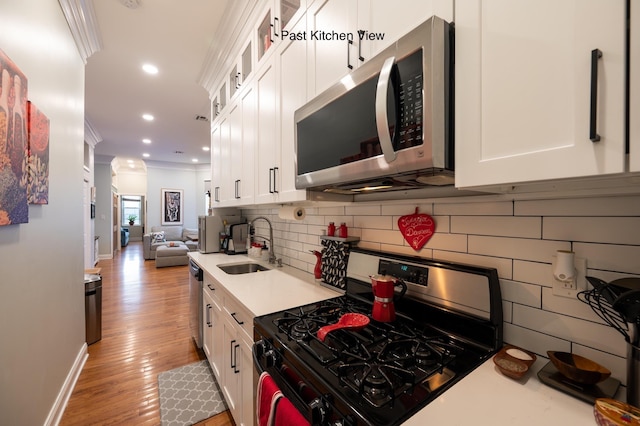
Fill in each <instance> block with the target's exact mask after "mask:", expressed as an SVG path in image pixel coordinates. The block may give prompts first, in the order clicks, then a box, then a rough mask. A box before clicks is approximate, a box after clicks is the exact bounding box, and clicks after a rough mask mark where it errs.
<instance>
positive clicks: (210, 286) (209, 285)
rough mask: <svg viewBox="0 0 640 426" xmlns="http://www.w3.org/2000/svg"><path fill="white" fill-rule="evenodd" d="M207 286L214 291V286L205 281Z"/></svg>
mask: <svg viewBox="0 0 640 426" xmlns="http://www.w3.org/2000/svg"><path fill="white" fill-rule="evenodd" d="M207 287H209V290H211V291H216V288H215V287H213V286H212V285H211V284H209V283H207Z"/></svg>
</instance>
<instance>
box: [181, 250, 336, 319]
mask: <svg viewBox="0 0 640 426" xmlns="http://www.w3.org/2000/svg"><path fill="white" fill-rule="evenodd" d="M189 257H191V258H192V259H193V260H194V261H195V262H196V263H197V264H198V265H200V267H201V268H202V269H204V270H205V271H206V272H208V273H209V274H210V275H211V276H213V278H214V279H215V280H216V281H218V282H219V283H220V284H221V285H222V286H223V287H224V288H225V290H226V291H227V293H229V294H230V295H231V296H233V297H234V298H235V299H236V300H238V301H239V302H240V303H242V304H243V305H244V306H245V307H246V308H247V309H248V310H249V311H251V313H253V315H254V316H261V315H265V314H269V313H272V312H278V311H282V310H284V309H289V308H294V307H296V306H301V305H306V304H308V303H314V302H318V301H320V300H325V299H330V298H332V297H336V296H339V295H340V294H341V293H340V292H339V290H337V289H336V290H332V289H329V288H327V287H324V286H322V285H320V284H318V283H317V282H316V281H315V280H314V278H313V275H312V274H308V273H306V272H304V271H301V270H299V269H296V268H292V267H290V266H283V267H282V268H278V267H277V266H276V265H269V264H268V263H267V262H263V261H259V260H257V259H253V258H251V257H249V256H246V255H241V254H237V255H233V256H229V255H226V254H221V253H208V254H203V253H200V252H195V251H193V252H189ZM245 262H254V263H260V264H261V265H263V266H266V267H267V268H270V270H269V271H262V272H253V273H250V274H239V275H230V274H227V273H226V272H223V271H222V270H221V269H220V268H218V266H217V265H222V264H227V263H245Z"/></svg>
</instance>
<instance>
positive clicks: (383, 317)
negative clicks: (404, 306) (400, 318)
mask: <svg viewBox="0 0 640 426" xmlns="http://www.w3.org/2000/svg"><path fill="white" fill-rule="evenodd" d="M370 278H371V288H372V290H373V311H372V313H371V316H372V318H373V319H374V320H376V321H380V322H391V321H394V320H395V319H396V309H395V306H394V303H393V302H395V301H397V300H398V299H400V298H401V297H402V296H404V294H405V293H406V292H407V285H406V284H405V283H404V281H402V280H400V279H398V278H396V277H393V276H391V275H372V276H371V277H370ZM396 286H400V287H401V288H402V290H401V291H400V293H399V294H395V287H396Z"/></svg>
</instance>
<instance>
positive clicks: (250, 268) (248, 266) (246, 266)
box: [216, 263, 270, 275]
mask: <svg viewBox="0 0 640 426" xmlns="http://www.w3.org/2000/svg"><path fill="white" fill-rule="evenodd" d="M216 266H217V267H218V268H220V269H222V270H223V271H224V272H226V273H227V274H231V275H238V274H249V273H251V272H260V271H269V270H270V269H269V268H267V267H265V266H262V265H260V264H258V263H226V264H223V265H216Z"/></svg>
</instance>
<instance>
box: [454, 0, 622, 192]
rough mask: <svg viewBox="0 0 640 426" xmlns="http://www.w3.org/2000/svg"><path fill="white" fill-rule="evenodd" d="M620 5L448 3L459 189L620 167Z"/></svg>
mask: <svg viewBox="0 0 640 426" xmlns="http://www.w3.org/2000/svg"><path fill="white" fill-rule="evenodd" d="M624 3H625V2H623V1H611V0H590V1H582V0H574V1H560V2H558V1H554V0H528V1H524V0H523V1H517V2H514V1H512V0H486V1H482V0H460V1H457V2H456V3H455V38H456V51H455V55H456V57H455V81H456V87H455V91H456V94H455V110H456V111H455V143H456V150H455V154H456V157H455V158H456V186H457V187H476V186H483V185H501V184H511V183H519V182H531V181H541V180H549V179H561V178H573V177H583V176H594V175H602V174H611V173H620V172H623V171H625V164H624V162H625V129H624V120H625V5H624ZM596 49H597V50H596ZM598 51H599V52H601V56H600V55H598ZM592 99H593V100H594V101H595V102H594V103H593V107H592V104H591V101H592ZM590 133H593V134H590ZM591 139H593V140H594V141H592V140H591ZM598 139H599V140H598Z"/></svg>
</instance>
